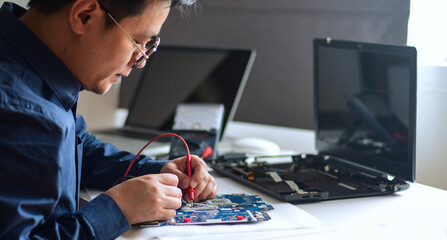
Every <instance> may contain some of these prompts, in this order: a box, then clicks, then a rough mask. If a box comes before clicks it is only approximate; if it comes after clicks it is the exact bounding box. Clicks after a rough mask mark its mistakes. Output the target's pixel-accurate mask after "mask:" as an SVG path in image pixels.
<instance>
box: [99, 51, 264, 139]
mask: <svg viewBox="0 0 447 240" xmlns="http://www.w3.org/2000/svg"><path fill="white" fill-rule="evenodd" d="M255 56H256V52H255V51H254V50H247V49H223V48H200V47H182V46H160V47H159V48H158V51H157V53H156V54H154V55H152V56H151V57H150V59H149V60H148V62H147V65H148V66H147V67H146V69H145V72H144V73H143V74H142V77H141V79H140V81H139V85H138V87H137V89H136V91H135V94H134V96H133V100H132V102H131V105H130V107H129V112H128V116H127V119H126V121H125V124H124V126H123V127H122V128H119V129H107V130H100V131H97V132H95V134H96V135H99V136H100V138H102V139H113V141H115V142H116V137H115V138H114V136H123V137H127V139H128V138H140V139H145V140H149V139H152V138H154V137H156V136H158V135H160V134H162V133H165V132H170V131H171V129H172V125H173V118H174V113H175V110H176V107H177V105H179V104H180V103H192V102H194V103H219V104H223V105H224V108H225V114H224V117H223V122H222V133H223V131H224V129H225V126H226V123H227V122H229V121H231V120H232V119H233V117H234V114H235V112H236V109H237V106H238V103H239V100H240V98H241V95H242V93H243V90H244V87H245V84H246V82H247V79H248V77H249V74H250V71H251V68H252V65H253V62H254V59H255ZM222 135H223V134H221V136H222ZM162 140H166V141H169V140H170V139H168V138H165V139H160V141H162Z"/></svg>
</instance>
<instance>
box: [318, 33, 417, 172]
mask: <svg viewBox="0 0 447 240" xmlns="http://www.w3.org/2000/svg"><path fill="white" fill-rule="evenodd" d="M314 69H315V72H314V77H315V86H314V91H315V129H316V147H317V151H318V152H320V153H323V154H328V155H331V156H335V157H338V158H341V159H344V160H347V161H349V162H352V163H354V164H355V163H357V164H361V165H364V166H368V167H371V168H373V169H376V170H379V171H383V172H385V173H388V174H391V175H394V176H399V177H403V178H405V179H406V180H411V181H414V178H415V167H414V166H415V137H416V136H415V132H416V50H415V48H413V47H408V46H394V45H380V44H368V43H358V42H347V41H334V40H328V39H316V40H315V41H314Z"/></svg>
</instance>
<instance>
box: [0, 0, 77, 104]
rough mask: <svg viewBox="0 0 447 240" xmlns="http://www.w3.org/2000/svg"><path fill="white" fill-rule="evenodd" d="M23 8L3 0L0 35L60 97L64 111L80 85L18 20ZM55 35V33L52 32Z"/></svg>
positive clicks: (75, 95) (75, 98)
mask: <svg viewBox="0 0 447 240" xmlns="http://www.w3.org/2000/svg"><path fill="white" fill-rule="evenodd" d="M25 12H26V10H25V9H24V8H22V7H20V6H18V5H16V4H14V3H10V2H5V3H4V4H3V5H2V7H1V9H0V37H2V38H4V39H5V40H6V41H7V42H9V44H11V46H12V47H14V48H15V49H16V50H17V51H18V52H19V54H21V55H22V56H23V58H24V59H25V60H26V61H27V62H28V63H29V64H30V66H31V67H32V68H33V69H34V71H35V72H36V73H37V74H38V75H39V76H40V77H41V78H42V79H43V81H45V82H46V83H47V84H48V86H49V87H50V88H51V89H52V90H53V92H54V94H55V95H56V96H57V97H58V98H59V100H60V101H61V103H62V105H63V106H64V108H66V110H68V109H71V108H72V107H73V106H74V105H75V103H76V101H77V100H78V96H79V91H80V90H81V89H82V88H81V84H80V83H79V81H78V80H77V79H76V78H75V76H74V75H73V74H72V73H71V72H70V70H69V69H68V68H67V67H66V66H65V65H64V63H63V62H62V61H61V60H60V59H59V58H58V57H57V56H56V55H54V53H52V52H51V51H50V49H49V48H48V47H47V46H46V45H45V44H44V43H43V42H42V41H41V40H40V39H39V38H38V37H37V36H36V35H34V33H33V32H31V31H30V30H29V29H28V27H27V26H26V25H25V24H23V23H22V22H21V21H20V19H19V18H20V17H21V16H22V15H23V14H24V13H25ZM54 37H57V33H55V34H54Z"/></svg>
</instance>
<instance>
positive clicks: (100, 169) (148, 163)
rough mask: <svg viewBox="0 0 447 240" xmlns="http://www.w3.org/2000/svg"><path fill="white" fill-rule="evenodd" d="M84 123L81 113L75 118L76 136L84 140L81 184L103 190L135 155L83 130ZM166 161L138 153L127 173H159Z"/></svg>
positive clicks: (126, 166)
mask: <svg viewBox="0 0 447 240" xmlns="http://www.w3.org/2000/svg"><path fill="white" fill-rule="evenodd" d="M86 126H87V125H86V123H85V121H84V119H83V117H82V116H81V115H78V116H77V118H76V131H77V133H76V134H77V136H78V138H80V140H81V141H82V142H83V149H84V150H83V160H82V180H81V187H83V188H87V187H88V188H95V189H98V190H106V189H108V188H110V187H112V186H113V185H115V184H117V183H119V182H120V181H121V180H122V178H123V176H124V174H125V172H126V170H127V168H128V167H129V165H130V163H131V162H132V160H133V159H134V158H135V156H136V155H135V154H133V153H129V152H127V151H121V150H120V149H118V148H117V147H115V146H114V145H113V144H110V143H104V142H103V141H101V140H100V139H98V138H96V137H95V136H94V135H93V134H90V133H88V132H86ZM166 162H167V161H158V160H153V159H151V158H149V157H146V156H144V155H140V156H138V158H137V159H136V160H135V162H134V164H133V165H132V168H131V169H130V171H129V173H128V176H141V175H144V174H151V173H160V170H161V168H162V167H163V166H164V165H165V164H166Z"/></svg>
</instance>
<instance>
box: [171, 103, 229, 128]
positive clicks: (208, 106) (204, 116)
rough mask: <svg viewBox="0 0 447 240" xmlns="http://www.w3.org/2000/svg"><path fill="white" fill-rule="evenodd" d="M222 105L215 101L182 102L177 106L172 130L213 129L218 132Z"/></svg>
mask: <svg viewBox="0 0 447 240" xmlns="http://www.w3.org/2000/svg"><path fill="white" fill-rule="evenodd" d="M224 111H225V109H224V105H223V104H217V103H182V104H179V105H178V106H177V109H176V111H175V117H174V125H173V126H172V129H173V130H203V131H211V130H212V129H214V130H215V131H216V132H220V130H221V128H222V121H223V116H224Z"/></svg>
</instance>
